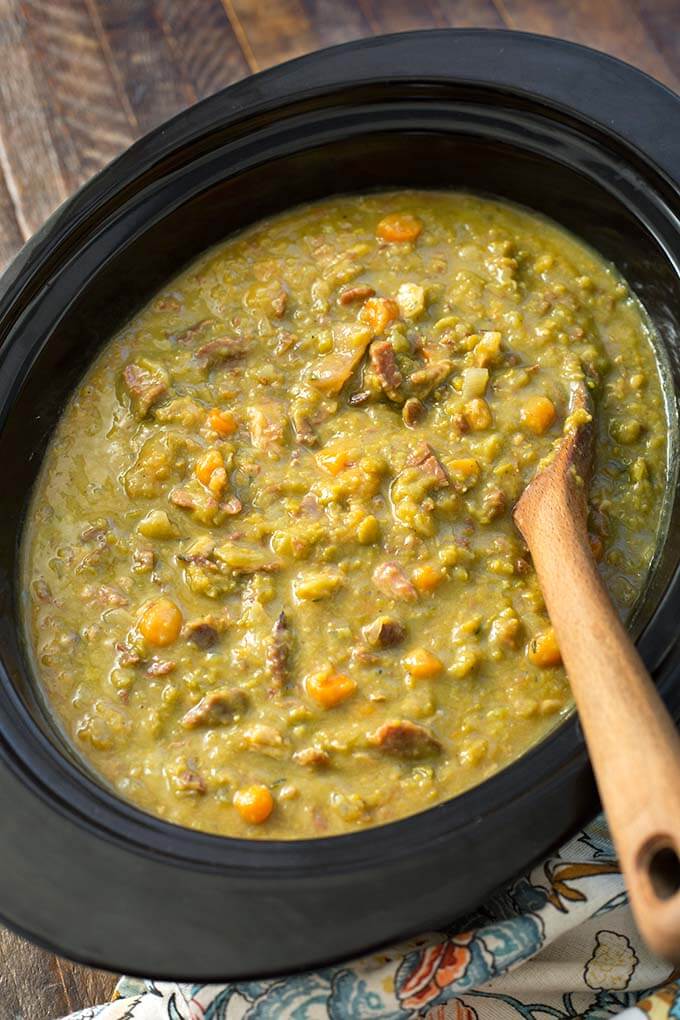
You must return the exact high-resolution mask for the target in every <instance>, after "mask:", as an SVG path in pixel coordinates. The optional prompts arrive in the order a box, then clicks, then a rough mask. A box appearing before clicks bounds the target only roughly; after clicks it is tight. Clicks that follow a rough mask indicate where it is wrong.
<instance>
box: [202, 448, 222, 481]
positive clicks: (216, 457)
mask: <svg viewBox="0 0 680 1020" xmlns="http://www.w3.org/2000/svg"><path fill="white" fill-rule="evenodd" d="M220 468H221V469H222V470H224V460H223V458H222V454H221V453H220V451H219V450H214V449H212V450H206V451H205V453H204V454H202V455H201V456H200V457H199V458H198V460H197V461H196V469H195V470H196V477H197V478H198V480H199V482H202V483H203V485H210V479H211V478H212V475H213V472H214V471H219V470H220Z"/></svg>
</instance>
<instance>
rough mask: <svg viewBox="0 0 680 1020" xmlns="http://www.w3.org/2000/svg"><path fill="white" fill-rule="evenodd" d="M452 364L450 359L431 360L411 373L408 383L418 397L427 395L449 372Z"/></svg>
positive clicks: (451, 369)
mask: <svg viewBox="0 0 680 1020" xmlns="http://www.w3.org/2000/svg"><path fill="white" fill-rule="evenodd" d="M452 371H453V364H452V362H450V361H444V360H442V361H433V362H431V363H430V364H429V365H426V366H425V368H419V369H417V370H416V371H415V372H413V373H412V374H411V377H410V379H409V383H410V385H411V388H412V389H413V391H414V393H415V395H416V396H418V397H427V396H429V395H430V393H432V390H435V389H436V388H437V386H440V385H441V383H443V382H444V380H445V379H446V378H447V376H449V375H450V374H451V372H452Z"/></svg>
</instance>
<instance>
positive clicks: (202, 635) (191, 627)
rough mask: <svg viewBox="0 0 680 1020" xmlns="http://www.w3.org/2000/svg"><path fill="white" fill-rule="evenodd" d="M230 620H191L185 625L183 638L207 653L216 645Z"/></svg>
mask: <svg viewBox="0 0 680 1020" xmlns="http://www.w3.org/2000/svg"><path fill="white" fill-rule="evenodd" d="M228 623H229V620H228V619H227V617H226V616H222V617H218V616H212V615H211V616H200V617H197V618H196V619H195V620H189V621H188V623H186V624H185V625H184V629H183V630H182V636H183V637H184V638H186V640H187V641H190V642H191V644H192V645H196V647H197V648H200V649H201V650H202V651H207V649H208V648H212V646H213V645H214V644H216V642H217V639H218V638H219V636H220V632H221V631H223V630H224V629H225V628H226V627H227V626H228Z"/></svg>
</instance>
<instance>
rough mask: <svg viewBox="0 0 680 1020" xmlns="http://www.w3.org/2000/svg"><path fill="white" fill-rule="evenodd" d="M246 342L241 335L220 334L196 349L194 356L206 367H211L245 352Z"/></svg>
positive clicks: (238, 356)
mask: <svg viewBox="0 0 680 1020" xmlns="http://www.w3.org/2000/svg"><path fill="white" fill-rule="evenodd" d="M247 346H248V344H247V341H246V340H244V338H243V337H241V336H221V337H218V338H217V339H216V340H209V341H208V343H207V344H203V346H202V347H199V348H198V350H197V351H196V357H197V358H198V360H199V361H200V362H201V364H202V365H205V366H206V368H213V367H214V366H215V365H219V364H220V363H221V362H223V361H231V360H232V359H233V358H240V357H241V355H242V354H245V351H246V348H247Z"/></svg>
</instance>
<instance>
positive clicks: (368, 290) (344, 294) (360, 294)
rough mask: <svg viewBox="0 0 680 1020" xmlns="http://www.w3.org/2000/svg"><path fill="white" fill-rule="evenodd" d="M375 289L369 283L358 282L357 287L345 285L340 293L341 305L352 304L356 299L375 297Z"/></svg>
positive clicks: (339, 301) (362, 299) (339, 302)
mask: <svg viewBox="0 0 680 1020" xmlns="http://www.w3.org/2000/svg"><path fill="white" fill-rule="evenodd" d="M374 294H375V291H374V289H373V287H369V285H368V284H367V283H358V284H357V285H356V286H355V287H343V288H342V290H341V291H340V293H339V294H338V304H339V305H351V304H352V303H353V302H354V301H365V300H366V299H367V298H370V297H373V295H374Z"/></svg>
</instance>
